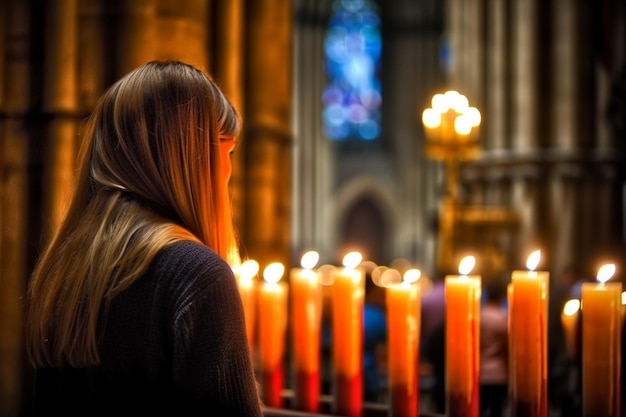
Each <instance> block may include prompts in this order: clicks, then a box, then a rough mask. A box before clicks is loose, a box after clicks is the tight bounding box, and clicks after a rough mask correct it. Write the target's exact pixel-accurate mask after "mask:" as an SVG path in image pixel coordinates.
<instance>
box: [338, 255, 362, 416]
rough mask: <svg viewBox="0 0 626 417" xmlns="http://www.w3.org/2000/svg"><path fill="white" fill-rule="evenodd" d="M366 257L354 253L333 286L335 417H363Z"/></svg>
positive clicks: (349, 256)
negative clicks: (362, 264)
mask: <svg viewBox="0 0 626 417" xmlns="http://www.w3.org/2000/svg"><path fill="white" fill-rule="evenodd" d="M361 260H362V257H361V254H360V253H358V252H350V253H348V254H346V256H345V257H344V259H343V265H344V268H336V269H335V270H334V272H333V283H332V320H333V321H332V330H333V332H332V334H333V337H332V344H333V368H334V369H333V371H334V414H339V415H343V416H348V417H360V416H361V415H362V412H363V401H362V400H363V299H364V295H365V280H364V274H363V271H362V270H360V269H358V268H357V266H358V265H359V264H360V263H361Z"/></svg>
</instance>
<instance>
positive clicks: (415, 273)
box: [402, 268, 422, 283]
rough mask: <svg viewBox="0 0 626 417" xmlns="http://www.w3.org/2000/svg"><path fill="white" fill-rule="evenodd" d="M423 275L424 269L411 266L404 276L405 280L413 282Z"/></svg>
mask: <svg viewBox="0 0 626 417" xmlns="http://www.w3.org/2000/svg"><path fill="white" fill-rule="evenodd" d="M421 276H422V271H420V270H419V269H415V268H411V269H407V270H406V272H405V273H404V275H403V276H402V278H403V279H404V282H408V283H412V282H417V280H418V279H420V277H421Z"/></svg>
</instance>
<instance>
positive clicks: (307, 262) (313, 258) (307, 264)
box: [300, 250, 320, 269]
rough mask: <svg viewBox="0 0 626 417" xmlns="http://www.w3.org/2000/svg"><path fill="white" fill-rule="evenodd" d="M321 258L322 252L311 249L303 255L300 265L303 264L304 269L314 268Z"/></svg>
mask: <svg viewBox="0 0 626 417" xmlns="http://www.w3.org/2000/svg"><path fill="white" fill-rule="evenodd" d="M319 260H320V254H319V253H317V252H316V251H314V250H310V251H308V252H306V253H304V255H302V258H301V259H300V265H302V268H304V269H313V268H315V265H317V262H318V261H319Z"/></svg>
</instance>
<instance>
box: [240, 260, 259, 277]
mask: <svg viewBox="0 0 626 417" xmlns="http://www.w3.org/2000/svg"><path fill="white" fill-rule="evenodd" d="M238 271H239V276H240V277H241V278H242V279H252V278H254V276H255V275H256V274H258V272H259V263H258V262H257V261H255V260H254V259H248V260H247V261H245V262H244V263H242V264H241V265H240V266H239V269H238Z"/></svg>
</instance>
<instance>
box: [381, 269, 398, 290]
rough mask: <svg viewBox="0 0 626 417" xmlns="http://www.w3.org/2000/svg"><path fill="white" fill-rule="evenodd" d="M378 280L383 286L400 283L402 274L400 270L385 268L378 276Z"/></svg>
mask: <svg viewBox="0 0 626 417" xmlns="http://www.w3.org/2000/svg"><path fill="white" fill-rule="evenodd" d="M380 282H381V284H382V286H383V287H391V286H393V285H397V284H400V283H401V282H402V275H401V274H400V271H398V270H397V269H393V268H387V269H386V270H385V271H384V272H383V273H382V275H381V277H380Z"/></svg>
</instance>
